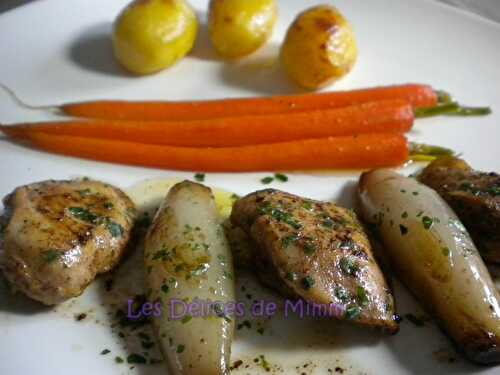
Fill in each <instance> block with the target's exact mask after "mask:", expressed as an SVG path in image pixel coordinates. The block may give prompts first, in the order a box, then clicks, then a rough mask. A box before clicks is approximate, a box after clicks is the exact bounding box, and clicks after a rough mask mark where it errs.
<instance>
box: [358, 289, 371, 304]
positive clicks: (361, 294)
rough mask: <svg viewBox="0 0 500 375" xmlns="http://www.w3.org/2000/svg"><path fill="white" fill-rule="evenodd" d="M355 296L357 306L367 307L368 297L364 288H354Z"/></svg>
mask: <svg viewBox="0 0 500 375" xmlns="http://www.w3.org/2000/svg"><path fill="white" fill-rule="evenodd" d="M356 296H357V297H358V304H359V305H361V306H366V305H368V302H369V300H368V295H367V294H366V290H365V288H363V287H362V286H358V287H357V288H356Z"/></svg>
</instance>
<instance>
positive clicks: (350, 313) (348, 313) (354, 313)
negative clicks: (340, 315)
mask: <svg viewBox="0 0 500 375" xmlns="http://www.w3.org/2000/svg"><path fill="white" fill-rule="evenodd" d="M360 314H361V309H360V308H359V306H356V305H351V306H349V307H347V309H346V310H345V313H344V318H345V319H347V320H353V319H356V318H357V317H358V316H359V315H360Z"/></svg>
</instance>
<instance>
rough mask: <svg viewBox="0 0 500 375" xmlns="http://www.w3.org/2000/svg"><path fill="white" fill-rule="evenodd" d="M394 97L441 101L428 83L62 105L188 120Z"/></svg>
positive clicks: (111, 115) (100, 114) (100, 115)
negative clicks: (329, 90) (189, 98)
mask: <svg viewBox="0 0 500 375" xmlns="http://www.w3.org/2000/svg"><path fill="white" fill-rule="evenodd" d="M395 99H399V100H405V101H407V102H408V103H410V104H411V105H412V106H413V107H414V108H418V107H433V106H435V105H436V104H437V103H438V94H437V93H436V92H435V91H434V90H433V89H432V87H430V86H427V85H419V84H407V85H399V86H387V87H375V88H369V89H360V90H352V91H337V92H327V93H319V94H304V95H289V96H272V97H260V98H239V99H222V100H208V101H185V102H175V101H147V102H129V101H93V102H83V103H70V104H65V105H62V106H60V109H61V111H62V112H63V113H65V114H67V115H70V116H76V117H85V118H94V119H106V120H136V121H186V120H202V119H209V118H220V117H237V116H249V115H252V116H253V115H266V114H276V113H292V112H302V111H310V110H325V109H332V108H340V107H346V106H350V105H357V104H361V103H367V102H374V101H379V100H395Z"/></svg>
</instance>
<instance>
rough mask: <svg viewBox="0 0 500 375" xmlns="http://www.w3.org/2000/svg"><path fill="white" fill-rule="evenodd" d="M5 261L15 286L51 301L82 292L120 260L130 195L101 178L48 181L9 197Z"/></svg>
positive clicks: (131, 215) (129, 221) (131, 211)
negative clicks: (96, 179)
mask: <svg viewBox="0 0 500 375" xmlns="http://www.w3.org/2000/svg"><path fill="white" fill-rule="evenodd" d="M4 205H5V214H4V217H3V222H4V225H3V226H4V228H3V239H2V241H1V242H0V250H1V252H0V255H1V257H0V265H1V267H2V269H3V272H4V274H5V277H6V278H7V280H8V281H9V282H10V283H11V285H12V287H13V289H14V290H19V291H21V292H23V293H24V294H26V295H27V296H29V297H31V298H33V299H35V300H37V301H40V302H42V303H44V304H46V305H53V304H57V303H59V302H62V301H64V300H66V299H69V298H71V297H76V296H78V295H80V294H81V293H82V292H83V291H84V289H85V288H86V287H87V285H88V284H89V283H90V282H92V280H94V278H95V277H96V275H97V274H100V273H103V272H107V271H109V270H111V269H112V268H113V267H114V266H115V265H116V264H117V263H118V261H119V260H120V258H121V257H122V255H123V253H124V249H125V246H126V244H127V242H128V241H129V238H130V232H131V229H132V226H133V223H134V219H135V208H134V205H133V203H132V202H131V200H130V199H129V198H128V197H127V196H126V195H125V194H124V193H123V192H122V191H120V190H118V189H117V188H114V187H112V186H110V185H107V184H104V183H101V182H97V181H90V180H86V181H83V180H82V181H45V182H40V183H35V184H31V185H26V186H22V187H19V188H17V189H15V190H14V192H13V193H12V194H10V195H8V196H7V197H6V198H5V199H4Z"/></svg>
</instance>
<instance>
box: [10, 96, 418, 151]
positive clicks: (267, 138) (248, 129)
mask: <svg viewBox="0 0 500 375" xmlns="http://www.w3.org/2000/svg"><path fill="white" fill-rule="evenodd" d="M412 125H413V109H412V107H411V106H410V105H409V104H407V103H406V102H404V101H399V100H396V101H381V102H375V103H365V104H361V105H358V106H351V107H345V108H338V109H330V110H325V111H312V112H301V113H293V114H289V115H286V114H274V115H265V116H245V117H228V118H220V119H211V120H198V121H185V122H153V121H151V122H144V121H143V122H137V121H135V122H134V121H125V122H124V121H112V120H110V121H104V120H98V121H95V120H93V121H69V122H52V123H36V124H19V125H15V126H8V127H7V126H0V130H2V131H3V132H4V133H6V134H10V135H14V134H17V135H18V136H21V135H22V134H24V133H29V132H31V131H36V132H43V133H50V134H56V135H68V136H74V137H86V138H100V139H113V140H122V141H130V142H136V143H149V144H162V145H171V146H189V147H203V146H206V147H227V146H242V145H254V144H263V143H277V142H285V141H293V140H299V139H312V138H326V137H330V136H346V135H354V134H365V133H390V132H394V133H404V132H407V131H409V130H410V129H411V127H412Z"/></svg>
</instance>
